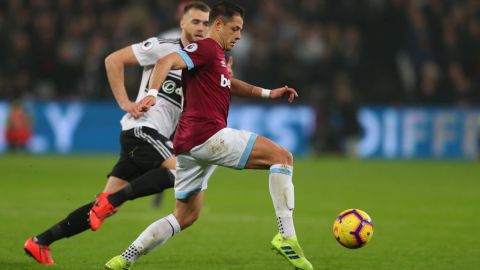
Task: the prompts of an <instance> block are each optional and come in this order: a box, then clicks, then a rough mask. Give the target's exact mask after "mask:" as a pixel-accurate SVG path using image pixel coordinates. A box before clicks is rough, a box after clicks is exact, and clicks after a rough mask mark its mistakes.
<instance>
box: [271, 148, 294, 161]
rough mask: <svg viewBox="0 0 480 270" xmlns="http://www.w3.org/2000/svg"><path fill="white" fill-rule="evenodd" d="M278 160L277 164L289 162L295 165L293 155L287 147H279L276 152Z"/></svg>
mask: <svg viewBox="0 0 480 270" xmlns="http://www.w3.org/2000/svg"><path fill="white" fill-rule="evenodd" d="M275 157H276V159H277V160H276V161H275V164H287V165H293V155H292V153H290V152H289V151H287V149H285V148H283V147H279V150H278V152H277V153H276V154H275Z"/></svg>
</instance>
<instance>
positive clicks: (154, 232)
mask: <svg viewBox="0 0 480 270" xmlns="http://www.w3.org/2000/svg"><path fill="white" fill-rule="evenodd" d="M179 232H180V224H178V221H177V219H176V218H175V216H174V215H172V214H171V215H168V216H166V217H164V218H162V219H159V220H157V221H155V222H154V223H152V224H150V226H148V227H147V229H145V230H144V231H143V232H142V233H141V234H140V236H139V237H138V238H137V239H135V241H133V243H132V244H131V245H130V246H129V247H128V248H127V249H126V250H125V251H124V252H123V253H122V257H124V258H125V259H127V260H128V261H129V262H131V263H134V262H136V261H137V260H138V259H139V258H140V256H142V255H145V254H147V253H148V252H150V251H151V250H153V249H154V248H156V247H158V246H161V245H163V244H164V243H165V242H167V240H168V239H170V238H171V237H172V236H174V235H175V234H177V233H179Z"/></svg>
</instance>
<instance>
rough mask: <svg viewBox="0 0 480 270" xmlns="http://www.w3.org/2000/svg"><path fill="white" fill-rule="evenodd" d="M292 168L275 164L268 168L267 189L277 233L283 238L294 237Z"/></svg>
mask: <svg viewBox="0 0 480 270" xmlns="http://www.w3.org/2000/svg"><path fill="white" fill-rule="evenodd" d="M292 174H293V167H292V166H290V165H286V164H275V165H272V166H271V167H270V176H269V187H270V195H271V196H272V201H273V207H274V208H275V214H276V216H277V223H278V231H279V232H280V233H281V234H282V236H283V237H284V238H287V237H291V236H295V226H294V225H293V208H294V206H295V195H294V193H295V192H294V188H293V182H292Z"/></svg>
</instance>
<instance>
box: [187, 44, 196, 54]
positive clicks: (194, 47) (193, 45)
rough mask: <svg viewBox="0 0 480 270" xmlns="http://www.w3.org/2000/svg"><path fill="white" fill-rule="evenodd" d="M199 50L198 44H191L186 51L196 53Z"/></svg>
mask: <svg viewBox="0 0 480 270" xmlns="http://www.w3.org/2000/svg"><path fill="white" fill-rule="evenodd" d="M197 49H198V45H197V43H191V44H188V45H187V46H186V47H185V51H187V52H194V51H196V50H197Z"/></svg>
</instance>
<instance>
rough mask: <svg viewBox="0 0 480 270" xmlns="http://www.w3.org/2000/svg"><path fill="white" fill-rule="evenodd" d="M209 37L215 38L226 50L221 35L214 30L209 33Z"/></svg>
mask: <svg viewBox="0 0 480 270" xmlns="http://www.w3.org/2000/svg"><path fill="white" fill-rule="evenodd" d="M207 38H211V39H213V40H214V41H215V42H216V43H217V44H218V45H219V46H220V48H222V50H225V47H224V46H223V41H222V39H221V38H220V36H219V35H216V34H215V33H214V32H209V33H208V34H207Z"/></svg>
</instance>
